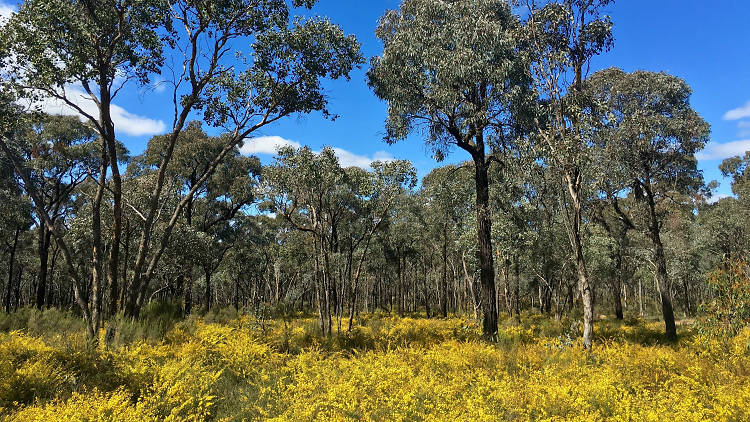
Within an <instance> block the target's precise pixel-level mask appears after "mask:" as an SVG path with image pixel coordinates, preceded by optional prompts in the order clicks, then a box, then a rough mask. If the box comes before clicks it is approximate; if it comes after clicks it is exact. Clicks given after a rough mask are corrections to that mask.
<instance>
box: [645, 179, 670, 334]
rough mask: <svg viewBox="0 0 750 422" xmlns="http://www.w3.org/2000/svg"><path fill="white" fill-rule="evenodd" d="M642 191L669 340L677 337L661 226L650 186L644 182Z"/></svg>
mask: <svg viewBox="0 0 750 422" xmlns="http://www.w3.org/2000/svg"><path fill="white" fill-rule="evenodd" d="M643 187H644V191H645V192H646V197H647V198H648V208H649V220H650V221H649V233H650V234H651V242H652V243H653V246H654V263H655V264H656V283H657V287H658V290H659V295H660V298H661V313H662V317H663V318H664V329H665V333H666V335H667V338H669V339H670V340H675V339H677V327H676V326H675V321H674V309H673V307H672V297H671V295H670V294H669V291H670V289H669V275H668V273H667V260H666V257H665V256H664V245H663V244H662V242H661V233H660V232H661V228H660V224H659V219H658V217H657V215H656V202H655V200H654V194H653V192H652V190H651V187H650V186H649V185H648V184H644V185H643Z"/></svg>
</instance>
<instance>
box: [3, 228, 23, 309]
mask: <svg viewBox="0 0 750 422" xmlns="http://www.w3.org/2000/svg"><path fill="white" fill-rule="evenodd" d="M20 233H21V229H18V228H17V229H16V231H15V234H14V235H13V246H11V248H10V260H9V261H8V288H7V294H6V295H5V313H7V314H9V313H10V298H11V295H12V293H13V290H12V287H13V270H14V267H15V264H16V250H17V249H18V235H19V234H20Z"/></svg>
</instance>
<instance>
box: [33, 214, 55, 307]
mask: <svg viewBox="0 0 750 422" xmlns="http://www.w3.org/2000/svg"><path fill="white" fill-rule="evenodd" d="M51 236H52V232H50V231H49V230H46V229H45V227H44V224H40V225H39V239H38V241H37V242H38V245H37V246H38V253H39V274H38V277H39V280H38V282H37V285H36V308H37V309H40V310H41V309H42V308H43V307H44V302H45V298H46V297H47V272H48V265H47V263H48V260H49V245H50V239H51Z"/></svg>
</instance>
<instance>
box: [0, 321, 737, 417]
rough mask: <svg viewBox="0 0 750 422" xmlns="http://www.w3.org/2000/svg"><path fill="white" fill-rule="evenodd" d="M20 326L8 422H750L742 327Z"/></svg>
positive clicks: (3, 356)
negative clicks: (673, 336) (489, 338)
mask: <svg viewBox="0 0 750 422" xmlns="http://www.w3.org/2000/svg"><path fill="white" fill-rule="evenodd" d="M25 312H26V315H23V317H22V318H21V317H18V316H16V317H4V318H5V319H0V374H2V376H1V377H0V419H2V420H7V421H16V420H17V421H42V420H44V421H47V420H92V421H94V420H95V421H110V420H112V421H135V420H143V421H149V420H172V421H178V420H189V421H201V420H221V421H241V420H275V421H349V420H365V421H390V420H393V421H420V420H426V421H427V420H429V421H435V420H445V421H454V420H459V421H460V420H464V421H508V420H524V421H525V420H540V421H541V420H545V421H562V420H586V421H595V420H623V421H629V420H632V421H664V420H672V421H704V420H726V421H741V420H750V329H749V328H746V329H745V330H744V331H741V332H740V334H739V335H737V336H736V337H734V338H733V339H731V340H730V341H727V342H719V341H718V340H709V339H707V338H703V337H701V336H699V335H697V334H695V333H694V332H693V331H692V329H691V328H690V326H689V325H683V326H682V327H681V329H680V339H679V341H678V342H677V343H674V344H669V343H665V341H664V340H663V338H662V336H661V334H660V333H661V331H662V326H661V324H660V323H659V322H644V321H642V320H638V319H630V320H626V321H624V322H617V321H612V320H604V321H599V322H597V324H596V337H595V346H594V349H593V350H592V351H590V352H589V351H584V350H582V349H581V348H580V347H579V346H578V344H577V336H578V327H577V326H576V324H575V323H571V322H570V321H561V322H557V321H554V320H549V319H547V318H546V317H542V316H539V315H532V314H529V315H527V316H525V317H524V318H523V320H522V323H521V324H517V323H514V322H512V321H511V320H507V321H503V322H502V323H501V329H500V332H499V341H498V343H497V344H489V343H484V342H482V341H481V340H480V330H479V327H478V326H477V325H476V324H475V323H474V322H473V321H471V320H469V319H461V318H450V319H426V318H421V317H419V316H413V317H406V318H397V317H392V316H388V315H363V316H362V318H361V320H360V321H359V322H360V324H359V326H357V327H356V328H355V329H354V330H353V331H352V332H351V333H348V334H347V333H345V332H343V331H342V332H341V333H340V334H338V335H337V334H334V335H332V336H331V337H330V338H321V337H320V336H319V335H318V334H317V331H318V330H317V325H316V322H315V319H314V318H313V317H312V316H302V315H300V316H296V317H294V318H285V319H275V320H259V319H257V318H254V317H250V316H243V315H236V314H233V313H232V312H224V313H221V314H213V315H209V316H206V317H204V318H192V319H189V320H187V321H181V322H174V323H167V322H164V321H163V320H148V319H146V323H150V325H147V326H145V325H139V326H136V325H133V324H132V323H131V324H130V325H128V323H127V322H123V321H120V322H119V323H118V324H119V325H118V329H117V330H116V331H115V334H114V335H113V336H112V337H111V338H106V333H105V332H104V331H103V332H102V336H101V337H102V338H101V341H100V342H99V345H97V346H93V345H90V344H87V343H86V341H85V336H84V333H83V331H82V330H78V327H77V326H76V324H77V321H78V320H77V319H76V318H75V317H72V316H67V317H66V316H65V315H61V313H60V312H59V311H47V312H45V313H39V312H36V311H25ZM50 313H51V314H50ZM13 318H15V319H13ZM19 320H23V323H19V322H18V321H19ZM149 321H150V322H149ZM160 321H161V322H160ZM139 324H144V323H139Z"/></svg>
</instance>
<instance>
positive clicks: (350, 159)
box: [333, 147, 394, 169]
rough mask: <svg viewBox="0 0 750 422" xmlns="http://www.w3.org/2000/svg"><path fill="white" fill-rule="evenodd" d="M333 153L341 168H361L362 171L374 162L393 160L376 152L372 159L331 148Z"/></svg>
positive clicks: (383, 152)
mask: <svg viewBox="0 0 750 422" xmlns="http://www.w3.org/2000/svg"><path fill="white" fill-rule="evenodd" d="M333 152H334V153H336V156H337V157H339V162H340V163H341V167H361V168H363V169H368V168H370V165H371V164H372V163H374V162H375V161H393V160H394V158H393V156H392V155H390V154H388V153H387V152H385V151H378V152H376V153H375V154H373V156H372V157H368V156H366V155H357V154H354V153H352V152H349V151H347V150H345V149H343V148H336V147H334V148H333Z"/></svg>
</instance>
